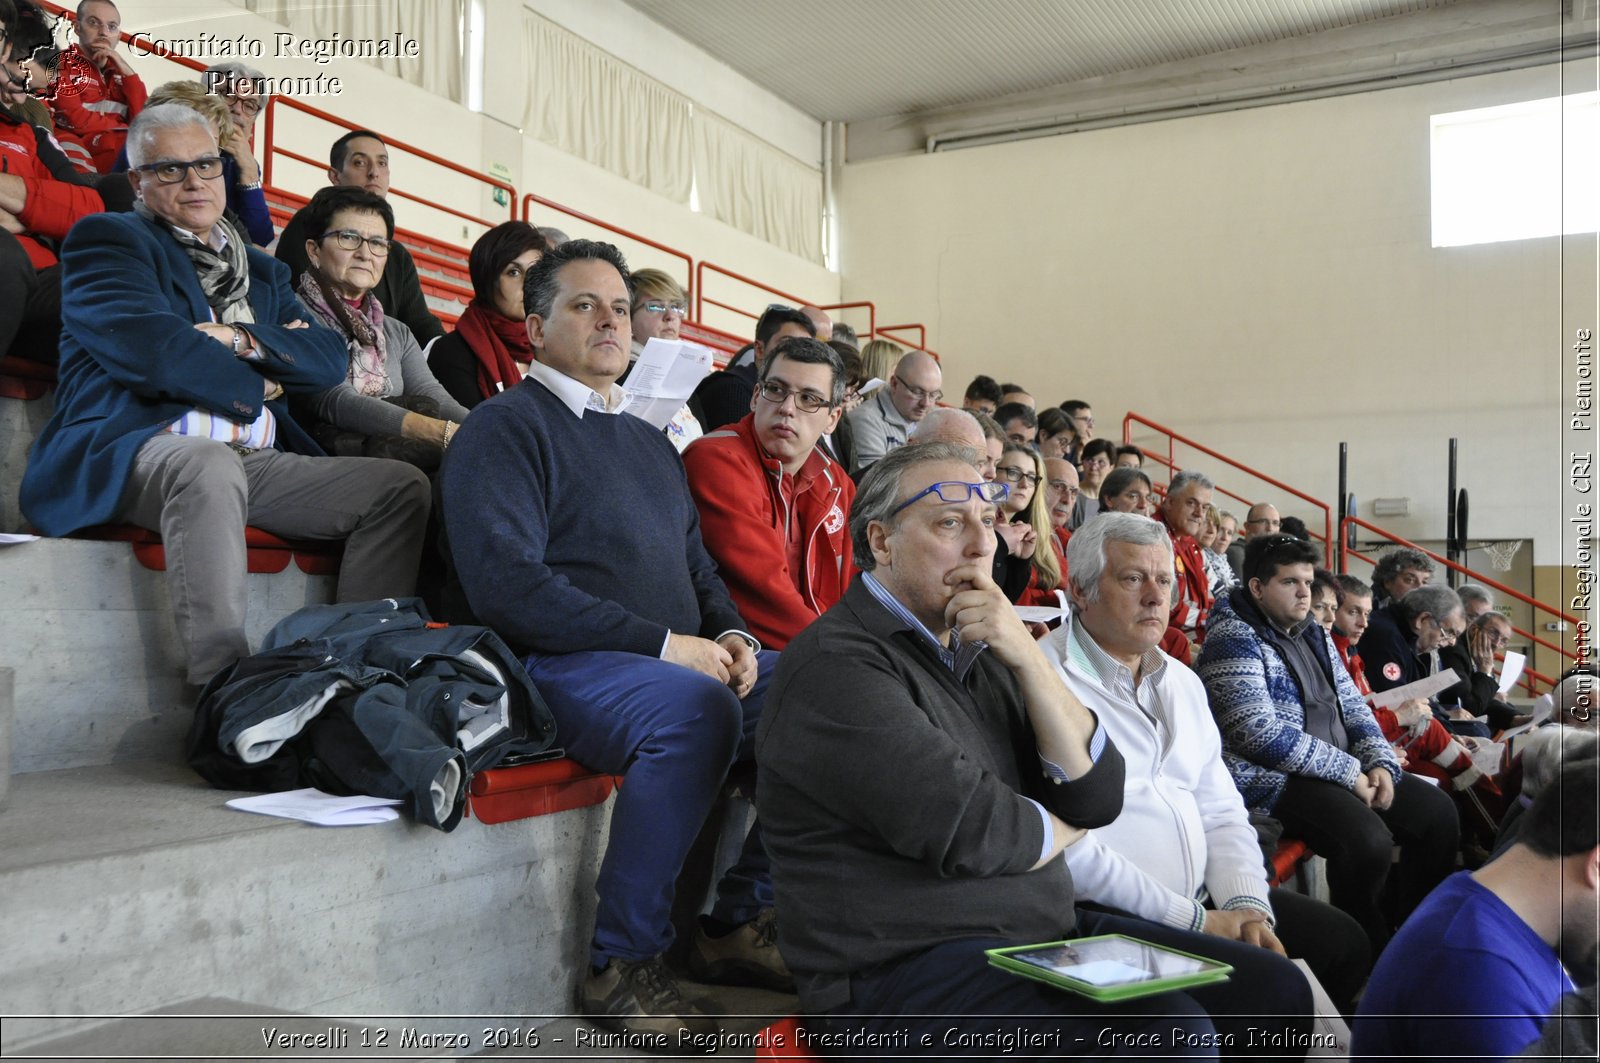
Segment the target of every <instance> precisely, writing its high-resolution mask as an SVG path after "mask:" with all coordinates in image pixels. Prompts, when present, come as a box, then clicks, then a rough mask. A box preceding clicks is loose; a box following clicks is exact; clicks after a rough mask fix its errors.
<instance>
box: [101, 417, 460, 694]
mask: <svg viewBox="0 0 1600 1063" xmlns="http://www.w3.org/2000/svg"><path fill="white" fill-rule="evenodd" d="M431 505H432V496H431V494H430V491H429V486H428V478H427V477H426V476H424V475H423V474H422V472H420V471H419V470H417V469H415V468H413V467H412V466H410V465H406V464H404V463H403V462H398V461H386V460H383V459H381V458H311V457H306V456H304V455H300V454H286V453H284V452H282V451H277V450H260V451H252V452H248V453H241V452H239V451H237V450H234V449H233V448H232V447H230V446H228V445H227V444H225V443H218V442H216V441H214V440H210V439H199V438H195V437H193V436H177V435H171V434H168V433H165V432H163V433H160V434H157V435H155V436H152V437H151V438H150V439H149V440H148V441H147V442H146V443H145V444H144V445H143V446H142V447H140V448H139V452H138V454H137V455H136V456H135V458H134V465H133V472H132V474H131V475H130V477H129V479H128V485H127V487H126V488H125V489H124V492H123V497H122V508H121V510H120V512H119V514H118V517H119V519H121V520H124V521H127V522H129V523H131V524H137V525H138V526H139V527H141V528H149V529H150V530H151V531H156V532H160V533H161V539H162V542H163V544H164V545H165V547H166V555H167V587H168V590H169V592H170V595H171V598H172V609H173V613H174V614H175V615H176V618H177V622H178V637H179V639H180V640H181V642H182V645H183V650H184V655H185V657H186V664H187V670H188V680H189V682H190V683H195V684H200V683H205V682H206V681H207V680H209V679H210V678H211V676H212V675H213V674H215V673H216V672H217V671H218V670H219V669H222V668H225V667H227V666H228V665H230V664H232V663H233V662H234V661H236V660H238V659H239V658H240V657H243V656H246V655H247V654H248V653H249V652H250V647H249V644H248V643H247V642H246V640H245V633H244V621H245V595H246V588H245V575H246V570H245V565H246V558H245V544H244V527H245V525H246V524H252V525H255V526H256V527H258V528H261V529H262V530H264V531H269V532H271V533H273V534H274V535H281V536H284V537H286V538H294V539H343V540H345V547H344V559H343V560H342V561H341V562H340V564H339V588H338V600H339V601H341V602H360V601H369V600H372V599H377V598H399V597H405V596H407V595H410V594H411V593H412V591H413V589H414V588H415V586H416V579H417V561H418V558H419V557H420V556H421V553H422V539H423V533H424V531H425V530H426V526H427V523H428V511H429V508H430V507H431Z"/></svg>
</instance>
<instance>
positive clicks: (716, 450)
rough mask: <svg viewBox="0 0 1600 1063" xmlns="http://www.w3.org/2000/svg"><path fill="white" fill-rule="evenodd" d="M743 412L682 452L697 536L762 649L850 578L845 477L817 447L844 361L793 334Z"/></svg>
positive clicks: (837, 400) (785, 638)
mask: <svg viewBox="0 0 1600 1063" xmlns="http://www.w3.org/2000/svg"><path fill="white" fill-rule="evenodd" d="M759 373H760V377H759V379H758V381H757V383H756V391H755V395H754V396H753V397H752V398H751V400H750V412H749V413H748V414H746V415H745V417H744V419H743V420H741V421H739V422H738V423H736V424H732V425H729V426H728V427H726V428H723V429H721V430H720V431H716V432H712V433H711V434H710V435H707V436H702V437H701V438H700V439H697V440H695V441H694V442H693V443H691V444H690V445H689V447H688V449H687V450H685V451H684V452H683V467H684V471H685V472H687V473H688V475H689V490H690V492H691V493H692V494H693V495H694V504H695V508H696V509H698V510H699V511H700V535H701V538H702V539H704V540H705V544H706V550H707V551H709V552H710V554H711V556H712V558H713V559H715V561H716V562H717V571H718V573H719V574H720V575H721V576H722V580H723V582H724V583H726V584H727V585H728V593H729V594H732V595H733V600H734V603H735V604H736V605H738V607H739V615H740V616H742V617H744V619H745V621H746V622H747V623H749V625H750V633H751V634H753V635H755V636H756V637H757V638H758V639H760V640H761V642H762V644H763V645H765V646H766V647H767V648H769V649H774V650H781V649H783V647H785V646H787V645H788V644H789V640H790V639H792V638H794V637H795V636H796V635H798V634H799V633H800V630H801V629H802V628H804V627H805V626H806V625H807V624H809V623H811V621H813V620H815V619H816V618H817V617H819V616H821V615H822V614H823V613H824V612H826V611H827V610H828V609H829V607H831V606H832V605H833V603H834V602H836V601H838V600H839V596H840V595H842V594H843V593H844V588H845V585H846V584H848V583H849V582H850V576H851V568H852V557H853V554H852V552H851V549H850V533H849V530H848V529H847V528H846V526H845V524H846V521H847V519H848V517H849V513H850V501H851V499H853V498H854V497H855V493H856V488H855V484H854V483H853V482H852V481H851V479H850V477H849V475H848V474H847V473H846V472H845V470H844V469H842V468H841V467H840V466H839V463H838V462H836V461H834V460H833V459H832V458H831V457H829V456H828V454H827V453H826V452H825V451H824V450H823V449H822V448H821V447H819V446H817V441H818V440H819V439H821V438H822V436H823V434H824V433H826V432H830V431H832V430H833V428H834V426H835V425H837V424H838V423H839V414H840V412H841V410H842V403H843V401H844V390H845V368H844V362H843V361H842V360H841V359H840V357H839V355H838V353H837V352H836V351H834V349H833V348H832V347H829V346H828V345H827V344H825V343H820V342H818V341H817V340H812V339H805V338H801V337H793V338H790V339H785V340H782V341H780V342H779V343H778V344H777V346H776V347H774V348H773V350H772V352H771V353H770V354H768V355H767V357H766V358H764V359H762V362H761V368H760V370H759Z"/></svg>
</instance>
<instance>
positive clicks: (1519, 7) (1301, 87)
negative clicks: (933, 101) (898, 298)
mask: <svg viewBox="0 0 1600 1063" xmlns="http://www.w3.org/2000/svg"><path fill="white" fill-rule="evenodd" d="M1595 7H1596V0H1568V2H1567V3H1559V4H1558V3H1551V2H1550V0H1466V2H1463V3H1457V4H1451V5H1449V6H1446V7H1440V8H1429V9H1427V10H1424V11H1419V12H1415V13H1413V14H1408V15H1399V16H1395V17H1392V18H1387V19H1380V20H1376V21H1373V22H1369V23H1361V24H1359V25H1354V26H1345V27H1341V28H1339V29H1334V30H1326V31H1323V32H1321V33H1315V34H1308V35H1306V36H1302V37H1295V38H1292V39H1290V40H1284V41H1275V42H1272V43H1269V44H1262V45H1251V46H1249V47H1245V48H1236V49H1232V50H1229V51H1226V52H1217V53H1214V54H1212V55H1206V56H1199V57H1196V58H1192V59H1184V60H1180V61H1177V62H1172V63H1163V64H1160V65H1158V66H1153V67H1146V68H1143V69H1140V70H1129V71H1123V72H1120V73H1117V74H1110V75H1106V76H1103V77H1096V78H1086V79H1083V80H1081V81H1075V82H1071V83H1068V84H1065V85H1058V86H1053V87H1051V88H1048V89H1040V90H1035V91H1032V92H1025V93H1017V94H1014V95H1011V96H1007V97H1003V98H1001V99H996V100H988V101H984V102H981V103H974V104H963V105H960V106H955V107H943V108H938V109H934V110H928V111H923V112H918V113H915V114H906V115H892V116H888V117H884V118H870V119H864V120H860V121H855V122H851V123H849V125H848V127H847V129H846V136H845V143H846V161H848V162H861V161H864V160H866V159H871V158H879V157H883V156H888V155H904V154H911V153H917V152H928V151H948V150H952V149H955V148H960V147H977V146H981V145H984V144H993V143H999V142H1003V141H1011V140H1022V139H1029V138H1032V137H1039V136H1054V135H1058V134H1061V133H1069V132H1077V131H1080V130H1086V129H1098V128H1105V127H1108V126H1115V125H1130V124H1133V123H1136V122H1149V121H1159V120H1163V119H1167V118H1178V117H1186V116H1189V115H1195V114H1204V113H1209V112H1214V111H1222V110H1236V109H1239V108H1242V107H1253V106H1265V105H1269V104H1275V103H1287V102H1291V101H1293V100H1297V99H1315V98H1320V97H1326V96H1334V95H1343V94H1346V93H1351V92H1369V91H1374V90H1377V89H1384V88H1395V87H1399V86H1401V85H1406V84H1415V83H1418V82H1421V81H1435V80H1443V79H1447V78H1458V77H1465V76H1470V75H1476V74H1485V73H1493V72H1497V71H1500V70H1511V69H1517V68H1520V67H1526V66H1536V65H1544V64H1549V63H1554V62H1559V61H1562V60H1572V59H1579V58H1584V57H1586V56H1592V55H1594V54H1595V41H1596V34H1595V28H1596V25H1595Z"/></svg>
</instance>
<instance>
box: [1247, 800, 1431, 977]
mask: <svg viewBox="0 0 1600 1063" xmlns="http://www.w3.org/2000/svg"><path fill="white" fill-rule="evenodd" d="M1272 814H1273V815H1274V816H1276V817H1277V818H1278V820H1279V821H1280V822H1281V823H1282V824H1283V831H1284V834H1286V835H1288V836H1290V837H1295V838H1300V839H1302V840H1304V841H1305V842H1306V844H1308V845H1310V846H1311V848H1312V849H1314V850H1316V852H1317V855H1319V856H1322V857H1325V858H1326V859H1327V861H1328V893H1329V896H1330V898H1331V899H1332V901H1333V903H1334V906H1335V907H1337V908H1340V909H1342V910H1343V911H1345V912H1348V913H1349V914H1350V915H1351V916H1352V917H1354V919H1355V920H1356V922H1358V923H1360V924H1361V928H1362V929H1363V930H1365V931H1366V932H1367V938H1368V940H1369V941H1370V942H1371V944H1372V952H1373V955H1374V956H1376V955H1377V954H1379V953H1381V952H1382V951H1383V946H1384V945H1385V944H1387V943H1388V941H1389V937H1390V934H1391V933H1392V932H1393V929H1394V927H1396V926H1398V925H1399V924H1400V923H1401V922H1403V921H1404V920H1405V917H1406V916H1408V915H1410V914H1411V911H1412V909H1414V908H1416V906H1417V905H1418V904H1420V903H1422V899H1423V898H1424V897H1426V896H1427V895H1428V893H1429V892H1430V891H1431V890H1432V889H1433V888H1434V887H1435V886H1437V885H1438V884H1439V883H1440V882H1442V881H1444V877H1445V876H1446V875H1448V874H1449V873H1450V872H1451V870H1452V869H1453V868H1454V867H1455V857H1456V849H1457V848H1458V847H1459V845H1460V842H1461V826H1460V823H1459V822H1458V821H1457V819H1456V810H1455V805H1454V804H1453V803H1452V802H1451V800H1450V798H1449V796H1448V795H1447V794H1445V793H1444V792H1443V791H1442V790H1440V789H1439V788H1438V787H1437V786H1432V785H1430V784H1428V783H1425V782H1422V781H1421V780H1419V779H1417V778H1415V777H1413V776H1409V775H1404V774H1402V775H1401V777H1400V782H1399V783H1398V784H1397V785H1396V786H1395V790H1394V802H1393V804H1391V805H1390V806H1389V807H1388V808H1386V809H1383V810H1376V809H1372V808H1368V807H1367V805H1366V803H1365V802H1364V801H1362V800H1361V798H1359V797H1357V796H1356V795H1355V793H1354V792H1353V791H1351V790H1347V789H1345V788H1344V787H1343V786H1340V785H1338V784H1337V783H1331V782H1325V781H1323V780H1321V779H1310V778H1306V777H1305V776H1303V775H1291V776H1289V781H1288V783H1287V784H1286V785H1285V786H1284V788H1283V795H1282V796H1281V797H1279V798H1278V803H1277V804H1276V805H1274V806H1273V809H1272ZM1396 844H1398V845H1399V846H1400V866H1399V869H1398V871H1397V873H1396V874H1395V876H1394V879H1395V880H1394V882H1393V883H1392V884H1391V885H1390V888H1389V891H1388V897H1389V904H1388V906H1387V907H1388V911H1387V913H1386V912H1385V911H1384V908H1385V905H1384V904H1383V901H1382V898H1383V897H1384V884H1385V882H1386V881H1387V880H1388V878H1389V865H1390V863H1391V862H1392V858H1393V851H1394V846H1395V845H1396Z"/></svg>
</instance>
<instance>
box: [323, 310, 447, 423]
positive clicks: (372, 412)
mask: <svg viewBox="0 0 1600 1063" xmlns="http://www.w3.org/2000/svg"><path fill="white" fill-rule="evenodd" d="M334 331H335V332H337V331H338V330H337V329H335V330H334ZM340 335H343V334H342V333H340ZM383 338H384V341H385V342H386V343H387V345H388V351H389V354H388V357H387V358H385V359H384V371H385V373H386V374H387V375H388V378H389V383H388V385H387V386H386V387H385V388H384V392H383V393H384V395H386V396H387V395H421V396H423V397H425V398H430V399H433V400H434V401H436V402H438V404H439V416H440V417H443V418H444V419H445V420H447V421H457V422H460V421H462V420H465V419H466V416H467V408H466V407H465V406H463V405H461V404H460V403H459V402H457V401H456V400H455V399H453V398H451V397H450V393H449V392H448V391H446V390H445V389H444V385H442V384H440V383H439V382H438V381H437V380H435V379H434V377H433V373H432V371H431V370H429V369H428V359H427V358H426V357H425V356H424V355H423V353H422V348H421V347H418V346H417V340H416V337H415V336H413V335H411V330H410V329H409V328H407V327H406V324H405V322H403V321H401V320H400V319H399V318H393V317H385V318H384V319H383ZM312 403H313V409H314V410H315V411H316V415H317V419H318V420H321V421H326V422H327V423H329V424H331V425H334V426H335V427H338V428H343V429H344V430H345V431H347V432H360V433H361V434H362V435H369V436H377V435H382V436H397V435H399V434H400V424H401V422H402V421H404V420H405V418H406V411H405V410H404V409H402V408H401V407H399V406H396V405H395V404H394V403H392V402H384V401H383V399H382V398H379V397H377V396H375V395H363V394H361V393H360V392H359V391H357V390H356V389H355V388H353V387H351V385H350V381H349V379H348V378H347V379H345V380H344V381H342V382H341V383H340V384H339V385H338V386H337V387H332V388H329V389H328V390H327V391H324V392H322V393H321V394H319V395H315V396H313V397H312Z"/></svg>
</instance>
